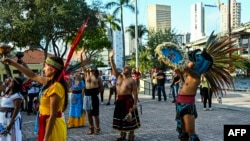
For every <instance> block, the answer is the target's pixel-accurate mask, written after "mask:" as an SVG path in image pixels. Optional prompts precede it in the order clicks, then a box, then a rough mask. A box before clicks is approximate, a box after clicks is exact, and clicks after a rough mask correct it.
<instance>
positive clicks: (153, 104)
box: [22, 86, 250, 141]
mask: <svg viewBox="0 0 250 141" xmlns="http://www.w3.org/2000/svg"><path fill="white" fill-rule="evenodd" d="M168 88H169V87H168V86H166V92H168ZM108 93H109V90H108V89H107V90H105V94H104V95H105V102H107V98H108ZM139 99H140V102H139V103H138V105H142V111H139V113H140V121H141V128H139V129H138V130H136V131H135V136H136V137H135V141H177V140H178V138H177V136H178V134H177V132H176V130H175V129H176V122H175V105H174V104H173V103H171V101H172V99H171V98H168V100H167V102H164V101H161V102H158V101H157V97H156V100H152V97H151V96H149V95H143V94H140V95H139ZM196 100H197V101H196V104H197V111H198V118H197V119H196V131H197V134H198V135H199V137H200V139H201V141H223V140H224V139H223V131H224V130H223V127H224V125H225V124H244V125H245V124H247V125H250V120H249V119H250V93H247V92H245V91H228V92H227V95H226V96H224V97H223V103H222V104H219V103H218V102H217V101H216V98H213V104H212V108H213V110H212V111H203V106H202V103H201V102H200V97H199V92H198V94H197V96H196ZM111 103H112V104H113V101H111ZM105 104H106V103H104V105H100V125H101V132H100V134H99V135H86V133H87V131H88V123H87V124H86V125H85V126H84V127H81V128H73V129H68V136H67V137H68V139H67V141H115V140H116V138H117V137H119V132H118V131H116V130H113V129H112V116H113V111H114V105H112V104H111V105H109V106H106V105H105ZM139 109H140V108H139ZM141 112H142V114H141ZM22 117H23V123H22V132H23V140H24V141H36V136H35V135H34V133H33V128H34V119H35V115H30V116H27V115H26V113H24V112H23V113H22ZM67 118H68V113H67V111H66V112H65V119H66V120H67Z"/></svg>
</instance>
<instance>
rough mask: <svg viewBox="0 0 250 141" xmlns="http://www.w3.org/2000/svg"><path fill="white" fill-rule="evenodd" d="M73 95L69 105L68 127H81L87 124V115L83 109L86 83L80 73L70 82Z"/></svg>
mask: <svg viewBox="0 0 250 141" xmlns="http://www.w3.org/2000/svg"><path fill="white" fill-rule="evenodd" d="M70 86H71V88H70V90H71V92H72V93H71V96H70V105H69V118H68V128H74V127H81V126H84V125H85V124H86V116H85V112H84V110H83V89H84V88H85V83H84V82H83V80H82V79H81V76H80V74H75V77H74V80H73V81H72V82H71V84H70Z"/></svg>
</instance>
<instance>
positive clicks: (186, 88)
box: [179, 72, 200, 95]
mask: <svg viewBox="0 0 250 141" xmlns="http://www.w3.org/2000/svg"><path fill="white" fill-rule="evenodd" d="M183 77H184V80H185V82H184V83H183V85H182V87H181V89H180V91H179V94H180V95H196V92H197V89H198V86H199V85H200V77H197V76H196V77H193V76H192V75H190V73H188V72H185V73H184V75H183Z"/></svg>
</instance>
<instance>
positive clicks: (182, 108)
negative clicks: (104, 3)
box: [175, 62, 200, 141]
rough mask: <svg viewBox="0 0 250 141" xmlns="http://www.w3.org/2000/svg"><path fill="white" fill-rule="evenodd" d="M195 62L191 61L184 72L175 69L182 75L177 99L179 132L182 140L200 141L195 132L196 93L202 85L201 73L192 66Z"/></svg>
mask: <svg viewBox="0 0 250 141" xmlns="http://www.w3.org/2000/svg"><path fill="white" fill-rule="evenodd" d="M193 66H194V63H193V62H189V63H188V65H187V67H186V68H185V69H184V71H183V72H180V71H179V70H175V72H176V73H177V74H178V75H180V76H181V79H182V83H183V84H182V87H181V89H180V91H179V94H178V97H177V100H176V121H177V132H179V139H180V141H187V140H189V139H190V141H199V138H198V136H197V135H196V133H195V118H196V117H197V116H198V115H197V111H196V106H195V95H196V91H197V89H198V86H199V85H200V74H199V73H197V72H195V71H194V70H193V69H192V68H193Z"/></svg>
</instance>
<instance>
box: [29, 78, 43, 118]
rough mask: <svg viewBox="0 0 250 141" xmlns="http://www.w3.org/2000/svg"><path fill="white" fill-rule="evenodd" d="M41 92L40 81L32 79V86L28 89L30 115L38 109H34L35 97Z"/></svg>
mask: <svg viewBox="0 0 250 141" xmlns="http://www.w3.org/2000/svg"><path fill="white" fill-rule="evenodd" d="M39 92H40V88H39V86H38V83H37V82H35V81H32V82H31V83H30V87H29V89H28V97H29V99H28V111H27V115H30V113H32V112H34V113H36V112H37V111H35V109H33V100H34V98H38V94H39Z"/></svg>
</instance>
